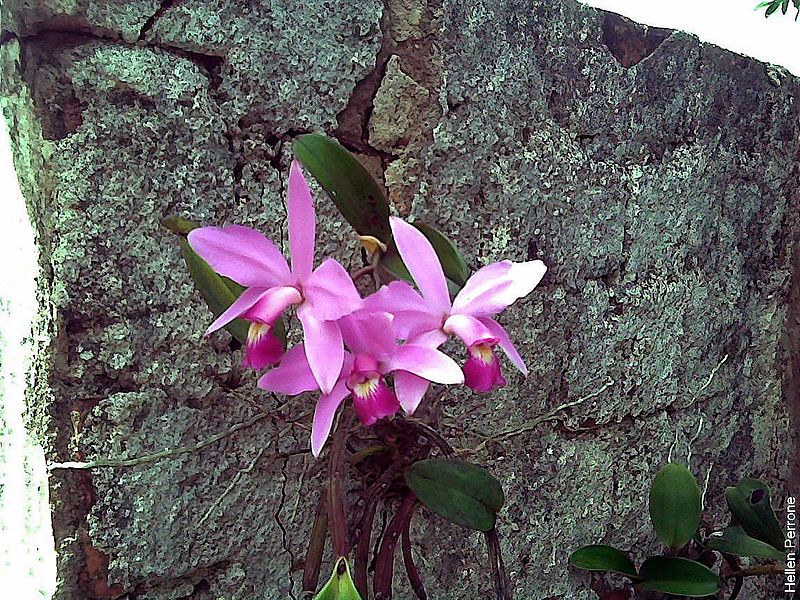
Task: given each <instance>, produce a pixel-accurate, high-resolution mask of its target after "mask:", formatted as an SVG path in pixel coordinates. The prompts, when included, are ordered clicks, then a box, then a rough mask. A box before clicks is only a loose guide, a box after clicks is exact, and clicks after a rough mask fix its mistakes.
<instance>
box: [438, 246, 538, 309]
mask: <svg viewBox="0 0 800 600" xmlns="http://www.w3.org/2000/svg"><path fill="white" fill-rule="evenodd" d="M545 271H547V267H546V266H545V264H544V263H543V262H542V261H540V260H532V261H528V262H523V263H513V262H511V261H509V260H504V261H500V262H496V263H492V264H490V265H487V266H485V267H483V268H482V269H479V270H478V271H476V272H475V273H474V274H473V275H472V277H470V278H469V280H468V281H467V283H466V285H464V288H463V289H462V290H461V291H460V292H459V293H458V295H457V296H456V298H455V300H453V311H452V312H453V313H459V314H468V315H473V316H476V317H484V316H491V315H495V314H497V313H499V312H500V311H502V310H504V309H505V308H506V307H508V306H509V305H511V304H513V303H514V302H515V301H516V300H517V299H519V298H522V297H523V296H527V295H528V294H529V293H531V291H532V290H533V288H535V287H536V286H537V285H538V284H539V282H540V281H541V280H542V277H544V274H545Z"/></svg>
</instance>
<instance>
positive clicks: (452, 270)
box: [413, 221, 470, 289]
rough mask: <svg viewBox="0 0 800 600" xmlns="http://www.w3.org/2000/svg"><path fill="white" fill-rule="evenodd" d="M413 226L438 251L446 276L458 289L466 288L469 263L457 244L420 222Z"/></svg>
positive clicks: (437, 254)
mask: <svg viewBox="0 0 800 600" xmlns="http://www.w3.org/2000/svg"><path fill="white" fill-rule="evenodd" d="M413 225H414V227H416V228H417V229H419V230H420V231H421V232H422V234H423V235H424V236H425V237H426V238H428V241H429V242H430V243H431V245H432V246H433V249H434V250H435V251H436V256H438V257H439V262H440V263H442V269H443V270H444V274H445V276H446V277H447V278H448V279H450V280H451V281H453V282H454V283H455V284H456V285H458V289H461V288H462V287H464V284H465V283H467V279H469V276H470V271H469V267H467V261H466V260H464V255H463V254H461V252H460V251H459V250H458V248H456V246H455V244H453V242H451V241H450V240H449V239H448V238H447V236H445V235H444V234H443V233H442V232H441V231H439V230H438V229H435V228H433V227H431V226H430V225H427V224H425V223H420V222H419V221H417V222H414V223H413Z"/></svg>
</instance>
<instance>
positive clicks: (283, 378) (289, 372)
mask: <svg viewBox="0 0 800 600" xmlns="http://www.w3.org/2000/svg"><path fill="white" fill-rule="evenodd" d="M258 387H260V388H261V389H264V390H267V391H268V392H276V393H278V394H286V395H287V396H295V395H297V394H301V393H303V392H310V391H313V390H318V389H319V384H318V383H317V381H316V380H315V379H314V375H313V374H312V373H311V367H309V366H308V359H306V351H305V348H304V347H303V345H302V344H299V345H297V346H294V347H293V348H291V349H290V350H289V351H288V352H287V353H286V354H285V355H284V357H283V360H281V363H280V364H279V365H278V366H277V367H275V368H274V369H272V370H271V371H267V372H266V373H264V375H262V376H261V378H260V379H259V380H258Z"/></svg>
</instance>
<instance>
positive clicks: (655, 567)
mask: <svg viewBox="0 0 800 600" xmlns="http://www.w3.org/2000/svg"><path fill="white" fill-rule="evenodd" d="M639 576H640V577H641V578H642V579H643V581H642V587H643V588H645V589H646V590H650V591H653V592H661V593H664V594H677V595H680V596H689V597H691V598H700V597H703V596H710V595H711V594H716V593H717V592H718V591H719V590H720V588H721V587H722V580H721V579H720V578H719V575H717V574H716V573H714V571H712V570H711V569H709V568H708V567H707V566H705V565H703V564H701V563H699V562H696V561H694V560H689V559H688V558H675V557H673V556H651V557H650V558H648V559H647V560H646V561H644V564H643V565H642V568H641V569H640V570H639Z"/></svg>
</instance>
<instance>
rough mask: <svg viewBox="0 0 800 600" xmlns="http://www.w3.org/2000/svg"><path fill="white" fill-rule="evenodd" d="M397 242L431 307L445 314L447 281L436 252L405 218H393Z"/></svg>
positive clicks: (446, 310) (448, 298)
mask: <svg viewBox="0 0 800 600" xmlns="http://www.w3.org/2000/svg"><path fill="white" fill-rule="evenodd" d="M389 223H390V224H391V226H392V234H393V235H394V242H395V244H396V246H397V250H398V251H399V252H400V256H401V258H402V259H403V262H404V263H405V265H406V267H408V271H409V273H411V276H412V277H413V278H414V282H415V283H416V284H417V287H418V288H419V289H420V291H421V292H422V295H423V296H424V297H425V300H426V301H427V302H428V303H429V304H430V306H431V308H432V309H433V310H436V311H440V312H442V313H446V312H448V311H449V310H450V294H449V293H448V291H447V280H446V279H445V277H444V271H443V270H442V265H441V263H440V262H439V257H438V256H436V251H435V250H434V249H433V246H432V245H431V243H430V242H429V241H428V238H426V237H425V236H424V235H423V234H422V232H421V231H420V230H419V229H417V228H416V227H414V226H413V225H409V224H408V223H406V222H405V221H403V220H402V219H398V218H397V217H391V218H390V219H389Z"/></svg>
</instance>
